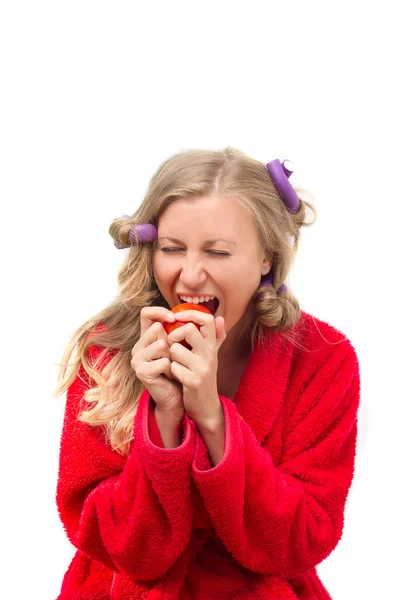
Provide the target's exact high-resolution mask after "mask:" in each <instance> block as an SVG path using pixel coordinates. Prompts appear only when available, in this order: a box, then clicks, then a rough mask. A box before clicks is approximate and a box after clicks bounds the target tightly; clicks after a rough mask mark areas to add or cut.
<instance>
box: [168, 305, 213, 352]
mask: <svg viewBox="0 0 400 600" xmlns="http://www.w3.org/2000/svg"><path fill="white" fill-rule="evenodd" d="M184 310H199V311H200V312H203V313H207V314H209V315H212V312H211V311H209V310H208V308H206V307H205V306H202V305H201V304H194V303H192V302H184V303H182V304H177V305H176V306H174V308H171V312H173V313H177V312H183V311H184ZM186 323H193V321H185V323H182V322H181V321H175V322H174V323H170V322H169V321H163V327H164V329H165V331H166V332H167V335H169V334H170V333H171V331H174V329H178V327H183V325H186ZM195 325H196V327H197V329H198V330H199V331H200V325H199V324H198V323H195ZM180 344H182V345H183V346H185V348H187V349H188V350H191V349H192V346H190V345H189V344H188V343H187V342H186V340H183V341H182V342H180Z"/></svg>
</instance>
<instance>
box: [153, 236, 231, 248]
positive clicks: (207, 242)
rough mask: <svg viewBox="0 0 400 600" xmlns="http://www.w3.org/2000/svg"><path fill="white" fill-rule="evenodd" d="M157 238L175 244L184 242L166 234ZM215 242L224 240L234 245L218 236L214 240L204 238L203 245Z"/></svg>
mask: <svg viewBox="0 0 400 600" xmlns="http://www.w3.org/2000/svg"><path fill="white" fill-rule="evenodd" d="M158 239H159V240H169V241H170V242H174V243H175V244H183V243H184V242H182V240H178V239H177V238H173V237H168V236H163V237H159V238H158ZM215 242H226V243H228V244H232V245H233V246H236V244H235V242H230V241H229V240H224V239H223V238H219V239H215V240H206V241H205V242H204V245H205V246H209V245H210V244H215Z"/></svg>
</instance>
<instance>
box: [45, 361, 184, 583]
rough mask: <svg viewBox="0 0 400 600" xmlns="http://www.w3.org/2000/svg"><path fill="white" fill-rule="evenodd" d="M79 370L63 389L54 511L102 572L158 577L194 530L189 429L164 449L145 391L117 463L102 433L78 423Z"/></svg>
mask: <svg viewBox="0 0 400 600" xmlns="http://www.w3.org/2000/svg"><path fill="white" fill-rule="evenodd" d="M87 386H88V383H87V374H86V372H85V371H84V369H83V367H82V366H81V367H80V371H79V373H78V375H77V377H76V378H75V380H74V382H73V383H72V385H71V386H70V387H69V389H68V391H67V402H66V407H65V414H64V423H63V430H62V436H61V446H60V458H59V473H58V482H57V497H56V502H57V507H58V511H59V515H60V518H61V521H62V523H63V524H64V527H65V530H66V533H67V536H68V538H69V539H70V541H71V542H72V544H73V545H74V546H75V547H76V548H78V549H80V550H81V551H83V552H84V553H86V554H87V555H88V556H90V557H91V558H93V559H94V560H96V561H99V562H101V563H102V564H104V565H105V566H107V567H108V568H110V569H112V570H114V571H118V572H120V573H121V574H123V575H127V576H130V577H132V578H133V579H137V580H153V579H157V578H159V577H161V576H162V575H163V574H164V573H165V572H166V571H167V570H168V569H169V568H170V567H171V566H172V565H173V564H174V562H175V561H176V559H177V558H178V557H179V556H180V555H181V553H182V552H183V550H184V549H185V547H186V545H187V543H188V540H189V536H190V533H191V530H192V520H193V507H192V502H191V499H190V466H191V462H192V458H193V452H194V431H193V430H194V426H193V424H192V423H191V422H190V420H189V419H188V418H185V420H184V423H183V441H182V444H181V445H179V446H178V447H176V448H167V449H166V448H163V447H162V440H161V437H160V434H159V432H158V429H157V424H156V421H155V417H154V408H153V407H152V405H151V402H152V401H151V400H150V395H149V393H148V391H147V390H145V391H144V393H143V394H142V396H141V397H140V401H139V406H138V411H137V414H136V418H135V428H134V435H135V439H134V441H133V443H132V444H131V449H130V453H129V455H128V456H127V457H123V456H121V455H120V454H118V453H117V452H115V451H113V450H112V449H111V447H110V446H109V445H108V444H106V442H105V441H103V440H102V439H101V435H100V428H99V427H92V426H90V425H89V424H87V423H82V422H81V421H79V420H77V416H78V414H79V413H80V412H81V410H80V408H81V407H80V404H81V399H82V396H83V393H84V390H85V389H86V388H87Z"/></svg>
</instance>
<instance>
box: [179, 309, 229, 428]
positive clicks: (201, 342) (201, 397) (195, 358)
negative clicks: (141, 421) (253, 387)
mask: <svg viewBox="0 0 400 600" xmlns="http://www.w3.org/2000/svg"><path fill="white" fill-rule="evenodd" d="M177 315H178V313H176V314H175V316H176V318H177V320H178V321H180V322H184V321H193V323H187V324H186V325H183V326H182V327H179V328H178V329H175V330H174V331H172V332H171V333H170V334H169V335H168V344H169V346H170V352H171V373H172V375H173V376H174V377H175V378H176V379H177V380H178V381H180V383H181V384H182V386H183V405H184V408H185V410H186V413H187V415H188V417H189V418H190V419H192V420H193V421H194V422H195V423H196V424H198V425H201V424H205V423H207V422H211V421H212V420H213V419H214V418H217V417H219V416H220V411H221V402H220V399H219V396H218V388H217V371H218V351H219V348H220V347H221V346H222V344H223V342H224V341H225V338H226V331H225V322H224V318H223V317H217V318H216V319H214V316H213V315H211V314H210V315H208V314H205V313H202V312H200V311H197V310H187V311H185V312H184V313H179V316H177ZM194 323H197V324H199V325H200V331H199V330H198V329H197V327H196V326H195V325H194ZM182 340H186V341H187V342H188V343H189V344H190V345H191V346H192V350H188V349H187V348H185V346H183V345H182V344H180V343H179V342H180V341H182Z"/></svg>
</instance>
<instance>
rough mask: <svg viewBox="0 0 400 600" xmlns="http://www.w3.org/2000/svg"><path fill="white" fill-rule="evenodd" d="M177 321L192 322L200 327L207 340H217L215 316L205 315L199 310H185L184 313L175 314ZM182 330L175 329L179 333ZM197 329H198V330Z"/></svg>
mask: <svg viewBox="0 0 400 600" xmlns="http://www.w3.org/2000/svg"><path fill="white" fill-rule="evenodd" d="M175 318H176V320H177V321H181V322H187V321H192V322H193V323H197V324H198V325H200V333H201V334H202V336H203V337H204V338H206V339H209V340H210V341H214V342H215V339H216V332H215V319H214V316H213V315H209V314H206V313H203V312H201V311H199V310H185V311H184V312H182V313H175ZM179 329H181V328H178V329H175V331H178V330H179ZM196 329H197V328H196Z"/></svg>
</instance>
